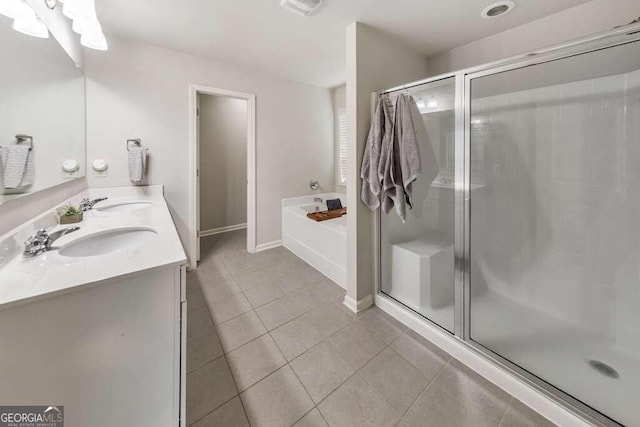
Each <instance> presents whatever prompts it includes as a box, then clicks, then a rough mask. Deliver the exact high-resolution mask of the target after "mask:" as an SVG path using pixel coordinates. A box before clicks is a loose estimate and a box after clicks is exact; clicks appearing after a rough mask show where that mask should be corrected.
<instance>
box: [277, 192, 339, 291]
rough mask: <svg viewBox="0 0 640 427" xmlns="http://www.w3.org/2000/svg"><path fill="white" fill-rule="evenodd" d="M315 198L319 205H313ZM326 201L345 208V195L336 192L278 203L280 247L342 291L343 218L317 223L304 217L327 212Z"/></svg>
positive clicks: (316, 203) (284, 200)
mask: <svg viewBox="0 0 640 427" xmlns="http://www.w3.org/2000/svg"><path fill="white" fill-rule="evenodd" d="M316 197H318V198H321V199H322V200H323V202H322V203H318V202H314V200H313V199H314V198H316ZM327 199H340V200H341V201H342V206H346V195H345V194H340V193H324V194H316V195H313V196H304V197H294V198H291V199H283V200H282V245H283V246H284V247H285V248H287V249H289V250H290V251H291V252H293V253H294V254H296V255H297V256H299V257H300V258H302V259H303V260H305V261H306V262H307V263H309V264H311V265H312V266H313V267H315V268H316V269H317V270H318V271H320V272H321V273H322V274H324V275H325V276H327V277H328V278H329V279H331V280H333V281H334V282H336V283H337V284H338V285H340V286H342V287H343V288H346V286H347V216H346V215H344V216H342V217H340V218H336V219H330V220H328V221H321V222H316V221H314V220H312V219H310V218H307V213H309V212H315V211H325V210H327V205H326V203H325V201H326V200H327Z"/></svg>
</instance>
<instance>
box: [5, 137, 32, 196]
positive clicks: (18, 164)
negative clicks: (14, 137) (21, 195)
mask: <svg viewBox="0 0 640 427" xmlns="http://www.w3.org/2000/svg"><path fill="white" fill-rule="evenodd" d="M0 151H1V152H0V162H1V165H0V166H1V167H2V182H3V187H4V188H5V189H7V190H9V189H18V188H22V187H27V186H29V185H33V178H34V172H35V170H34V165H33V154H32V151H31V149H30V148H29V147H28V146H25V145H9V146H6V147H2V148H1V149H0Z"/></svg>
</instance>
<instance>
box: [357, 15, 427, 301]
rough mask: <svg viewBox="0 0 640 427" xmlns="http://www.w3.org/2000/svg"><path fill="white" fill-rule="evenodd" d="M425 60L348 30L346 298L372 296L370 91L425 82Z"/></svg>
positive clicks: (369, 33) (360, 28) (370, 33)
mask: <svg viewBox="0 0 640 427" xmlns="http://www.w3.org/2000/svg"><path fill="white" fill-rule="evenodd" d="M427 75H428V68H427V59H426V58H425V57H424V56H422V55H421V54H420V53H417V52H415V51H414V50H412V49H410V48H408V47H406V46H405V45H403V44H402V43H399V42H398V41H396V40H394V39H392V38H390V37H389V36H388V35H386V34H384V33H382V32H380V31H378V30H376V29H374V28H372V27H369V26H367V25H364V24H362V23H359V22H355V23H353V24H351V25H350V26H349V27H348V28H347V115H348V120H349V148H350V150H349V166H350V168H349V169H350V172H349V181H348V183H347V206H349V209H350V210H349V214H348V215H347V223H348V231H347V299H346V302H347V303H348V304H349V303H351V304H352V307H353V303H354V302H357V301H364V300H365V299H366V298H367V297H370V296H371V295H372V289H373V277H374V276H373V265H374V257H373V255H374V253H373V247H374V243H375V242H374V241H373V214H372V212H371V211H370V210H369V209H368V208H367V207H366V206H365V205H364V203H362V202H361V201H360V190H361V182H360V165H361V164H362V154H363V152H364V145H365V142H366V139H367V135H368V133H369V126H370V124H371V93H372V92H374V91H381V90H384V89H387V88H389V87H392V86H395V85H398V84H402V83H405V82H410V81H414V80H418V79H422V78H425V77H426V76H427Z"/></svg>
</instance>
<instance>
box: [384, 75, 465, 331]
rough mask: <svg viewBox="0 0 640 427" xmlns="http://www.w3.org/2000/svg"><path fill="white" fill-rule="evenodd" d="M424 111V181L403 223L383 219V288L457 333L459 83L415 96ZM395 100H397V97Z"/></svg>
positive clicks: (420, 89) (421, 89)
mask: <svg viewBox="0 0 640 427" xmlns="http://www.w3.org/2000/svg"><path fill="white" fill-rule="evenodd" d="M409 95H411V96H413V98H414V99H415V101H416V104H417V107H418V109H419V113H418V114H414V123H415V124H418V123H421V124H422V125H424V127H423V128H422V129H420V130H418V136H419V137H418V140H419V145H420V157H421V160H422V175H421V176H420V177H419V179H418V180H417V181H416V182H415V183H414V186H413V199H414V203H413V205H414V206H413V209H411V210H407V218H406V222H405V223H403V222H402V221H401V220H400V218H399V217H398V215H396V214H395V212H393V211H391V212H390V213H389V214H388V215H387V214H384V213H382V214H381V217H380V243H381V244H380V251H381V253H380V259H381V264H380V269H381V271H380V273H381V274H380V287H381V291H382V292H383V293H385V294H386V295H388V296H390V297H392V298H394V299H395V300H397V301H399V302H400V303H402V304H404V305H405V306H407V307H409V308H411V309H412V310H414V311H416V312H418V313H420V314H421V315H423V316H425V317H426V318H428V319H429V320H431V321H432V322H434V323H436V324H438V325H439V326H441V327H443V328H445V329H446V330H448V331H449V332H451V333H453V332H454V217H455V215H454V213H455V211H454V208H455V199H454V189H455V173H454V170H455V167H454V166H455V165H454V161H455V156H454V146H455V122H456V121H455V119H456V113H455V78H454V77H451V78H447V79H444V80H439V81H435V82H432V83H427V84H424V85H420V86H416V87H414V88H412V89H411V90H410V91H409ZM392 96H393V95H392Z"/></svg>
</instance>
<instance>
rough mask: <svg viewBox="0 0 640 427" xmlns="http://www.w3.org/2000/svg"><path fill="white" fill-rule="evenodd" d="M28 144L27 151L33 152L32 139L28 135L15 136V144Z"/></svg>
mask: <svg viewBox="0 0 640 427" xmlns="http://www.w3.org/2000/svg"><path fill="white" fill-rule="evenodd" d="M26 141H28V142H29V151H31V150H33V137H32V136H30V135H23V134H18V135H16V144H22V143H23V142H26Z"/></svg>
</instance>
